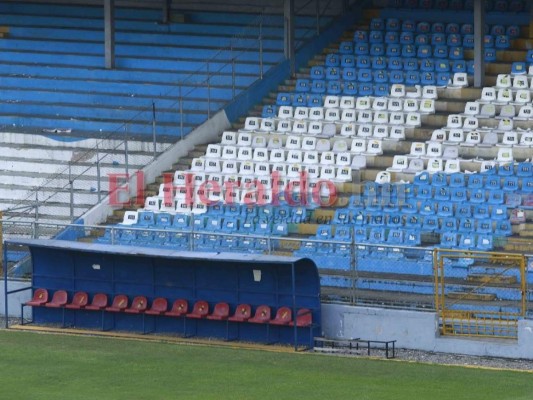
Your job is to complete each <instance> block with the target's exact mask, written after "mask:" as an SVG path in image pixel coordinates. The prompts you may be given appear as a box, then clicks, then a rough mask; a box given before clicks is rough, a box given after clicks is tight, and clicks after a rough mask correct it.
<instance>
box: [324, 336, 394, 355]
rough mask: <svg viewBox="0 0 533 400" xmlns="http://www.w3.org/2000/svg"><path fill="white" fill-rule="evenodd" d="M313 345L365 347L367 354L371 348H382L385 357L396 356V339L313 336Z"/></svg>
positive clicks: (350, 347) (352, 348) (349, 348)
mask: <svg viewBox="0 0 533 400" xmlns="http://www.w3.org/2000/svg"><path fill="white" fill-rule="evenodd" d="M314 346H315V349H316V348H331V349H335V348H337V349H341V348H344V349H348V351H352V350H359V349H365V348H366V349H367V355H370V353H371V349H384V350H385V358H395V357H396V340H366V339H361V338H355V339H331V338H324V337H315V338H314Z"/></svg>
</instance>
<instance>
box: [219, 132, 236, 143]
mask: <svg viewBox="0 0 533 400" xmlns="http://www.w3.org/2000/svg"><path fill="white" fill-rule="evenodd" d="M220 144H221V145H223V146H226V145H229V146H232V145H236V144H237V132H231V131H225V132H224V133H222V140H221V142H220Z"/></svg>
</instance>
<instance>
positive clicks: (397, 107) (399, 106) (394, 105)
mask: <svg viewBox="0 0 533 400" xmlns="http://www.w3.org/2000/svg"><path fill="white" fill-rule="evenodd" d="M387 110H388V111H403V101H401V100H400V99H395V98H389V100H388V102H387Z"/></svg>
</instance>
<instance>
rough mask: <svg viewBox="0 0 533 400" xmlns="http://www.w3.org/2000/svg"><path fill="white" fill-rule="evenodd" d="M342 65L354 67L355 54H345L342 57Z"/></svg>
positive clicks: (343, 66)
mask: <svg viewBox="0 0 533 400" xmlns="http://www.w3.org/2000/svg"><path fill="white" fill-rule="evenodd" d="M341 67H342V68H354V67H355V56H354V55H352V54H345V55H343V56H342V57H341Z"/></svg>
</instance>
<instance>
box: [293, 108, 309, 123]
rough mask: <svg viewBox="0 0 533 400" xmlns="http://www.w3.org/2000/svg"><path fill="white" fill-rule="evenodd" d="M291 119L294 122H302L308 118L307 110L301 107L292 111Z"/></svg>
mask: <svg viewBox="0 0 533 400" xmlns="http://www.w3.org/2000/svg"><path fill="white" fill-rule="evenodd" d="M293 118H294V119H295V120H303V119H307V118H309V108H307V107H302V106H299V107H296V108H295V109H294V115H293Z"/></svg>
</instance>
